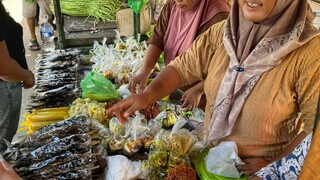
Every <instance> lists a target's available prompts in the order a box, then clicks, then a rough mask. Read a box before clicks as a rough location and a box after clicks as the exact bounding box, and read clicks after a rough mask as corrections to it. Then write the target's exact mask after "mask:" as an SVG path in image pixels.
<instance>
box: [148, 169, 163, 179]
mask: <svg viewBox="0 0 320 180" xmlns="http://www.w3.org/2000/svg"><path fill="white" fill-rule="evenodd" d="M165 177H166V171H165V169H162V168H155V169H151V171H150V174H149V177H148V180H162V179H164V178H165Z"/></svg>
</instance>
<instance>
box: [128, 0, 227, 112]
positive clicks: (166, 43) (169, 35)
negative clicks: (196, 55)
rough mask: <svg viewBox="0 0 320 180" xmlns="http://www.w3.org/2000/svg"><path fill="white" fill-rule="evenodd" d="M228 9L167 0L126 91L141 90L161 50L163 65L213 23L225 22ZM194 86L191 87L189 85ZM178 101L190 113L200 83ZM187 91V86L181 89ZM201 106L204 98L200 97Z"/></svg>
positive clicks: (210, 0)
mask: <svg viewBox="0 0 320 180" xmlns="http://www.w3.org/2000/svg"><path fill="white" fill-rule="evenodd" d="M229 11H230V6H229V4H228V3H227V2H226V0H169V1H168V2H167V3H166V4H165V5H164V7H163V9H162V11H161V14H160V17H159V19H158V20H157V24H156V26H155V29H154V32H153V34H152V36H151V37H150V39H149V40H148V44H149V46H148V48H147V52H146V55H145V57H144V59H143V64H142V66H141V68H140V70H139V72H138V74H137V75H135V76H134V77H133V78H132V79H131V80H130V82H129V89H130V91H131V92H132V93H136V90H137V88H138V89H139V91H140V90H143V89H144V88H145V86H146V83H147V80H148V78H149V76H150V73H151V72H152V70H153V68H154V66H155V64H156V63H157V60H158V59H159V56H160V54H161V53H162V51H164V62H165V65H167V64H169V63H170V61H172V60H173V59H174V58H175V57H176V56H178V55H179V54H181V53H183V52H185V51H186V50H187V49H188V48H189V47H190V45H191V43H192V42H193V41H194V40H195V39H196V38H197V37H198V36H199V35H200V34H201V33H203V32H204V31H206V30H207V29H208V28H209V27H210V26H212V25H213V24H215V23H217V22H220V21H222V20H224V19H226V18H227V17H228V15H229ZM193 85H195V86H193ZM193 85H192V86H190V87H192V88H190V87H188V88H190V89H188V90H187V91H186V92H185V93H184V95H183V96H182V99H181V100H183V101H184V103H183V105H182V107H184V108H186V110H191V109H193V108H195V107H197V106H198V105H199V102H200V99H201V97H202V96H203V83H202V82H200V81H199V82H195V83H194V84H193ZM185 89H187V87H186V88H185ZM203 99H204V100H203V101H204V103H202V104H203V105H204V104H205V97H204V96H203Z"/></svg>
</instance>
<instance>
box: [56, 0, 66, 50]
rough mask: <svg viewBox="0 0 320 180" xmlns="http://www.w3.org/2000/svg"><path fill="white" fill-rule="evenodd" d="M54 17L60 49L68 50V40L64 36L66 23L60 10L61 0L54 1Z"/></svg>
mask: <svg viewBox="0 0 320 180" xmlns="http://www.w3.org/2000/svg"><path fill="white" fill-rule="evenodd" d="M53 7H54V15H55V18H56V26H57V31H58V45H59V48H60V49H64V48H66V38H65V34H64V28H63V26H64V21H63V17H62V13H61V8H60V0H53Z"/></svg>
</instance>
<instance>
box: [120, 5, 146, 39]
mask: <svg viewBox="0 0 320 180" xmlns="http://www.w3.org/2000/svg"><path fill="white" fill-rule="evenodd" d="M116 17H117V25H118V31H119V33H120V36H130V35H133V33H134V23H133V11H132V9H130V8H128V9H123V10H120V11H118V12H117V15H116ZM150 28H151V9H150V8H149V7H148V6H146V7H144V8H143V9H142V10H141V11H140V34H146V32H148V31H149V30H150Z"/></svg>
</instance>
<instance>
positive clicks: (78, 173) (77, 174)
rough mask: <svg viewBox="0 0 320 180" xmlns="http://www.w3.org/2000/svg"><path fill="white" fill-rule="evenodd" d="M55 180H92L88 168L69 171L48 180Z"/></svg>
mask: <svg viewBox="0 0 320 180" xmlns="http://www.w3.org/2000/svg"><path fill="white" fill-rule="evenodd" d="M56 179H92V173H91V170H90V169H89V168H85V169H78V170H74V171H69V172H67V173H65V174H60V175H57V176H53V177H50V178H49V179H48V180H56Z"/></svg>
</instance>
